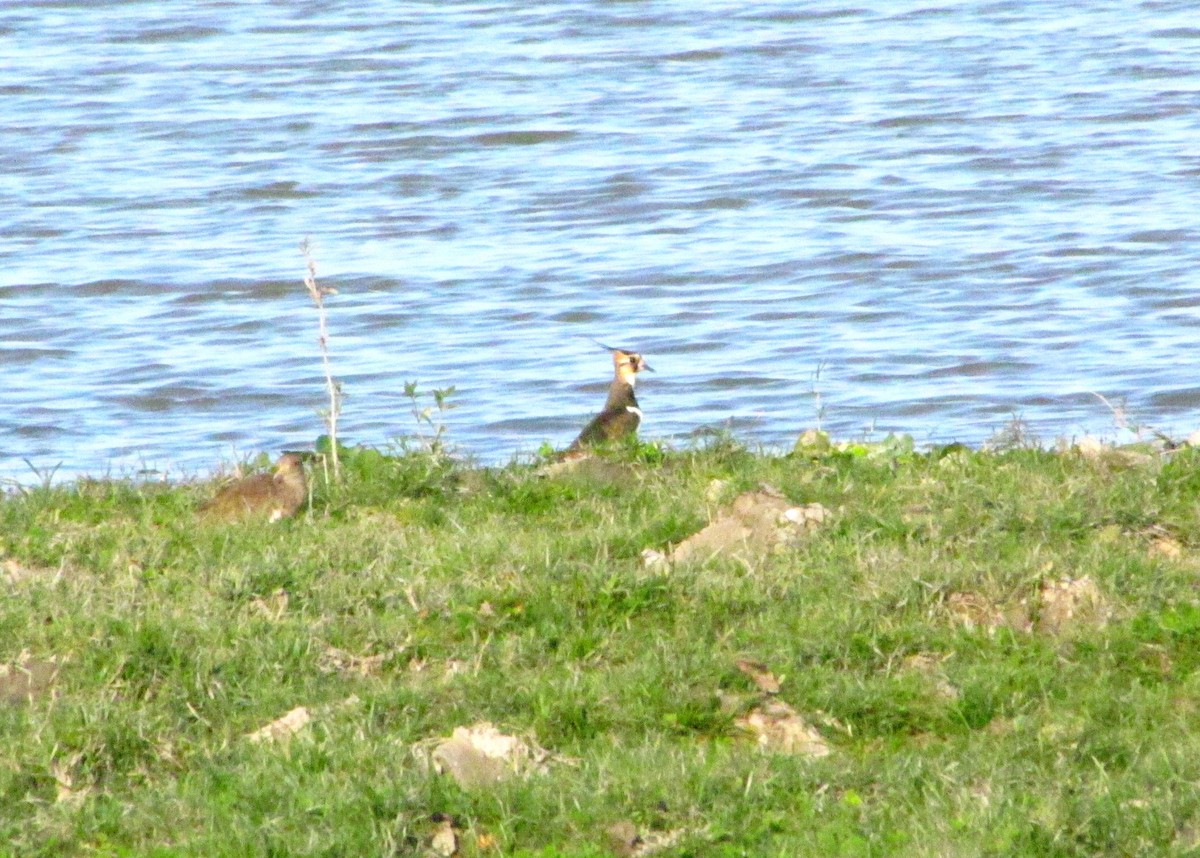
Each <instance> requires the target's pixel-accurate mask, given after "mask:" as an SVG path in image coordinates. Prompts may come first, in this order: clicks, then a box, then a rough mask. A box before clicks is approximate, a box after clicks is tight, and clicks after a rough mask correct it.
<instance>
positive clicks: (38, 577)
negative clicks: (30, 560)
mask: <svg viewBox="0 0 1200 858" xmlns="http://www.w3.org/2000/svg"><path fill="white" fill-rule="evenodd" d="M64 574H65V570H64V569H63V568H61V567H60V568H58V569H51V568H50V567H48V566H26V565H24V564H22V563H18V562H17V561H16V560H13V559H12V558H11V557H6V558H5V559H4V560H0V582H2V583H5V584H8V585H10V586H14V587H15V586H16V585H18V584H22V583H25V582H26V581H50V582H54V581H57V580H58V579H59V578H61V577H62V576H63V575H64Z"/></svg>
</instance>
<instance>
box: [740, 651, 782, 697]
mask: <svg viewBox="0 0 1200 858" xmlns="http://www.w3.org/2000/svg"><path fill="white" fill-rule="evenodd" d="M737 669H738V670H740V671H741V672H742V673H744V674H746V676H748V677H750V679H751V680H753V682H754V684H755V685H757V686H758V689H759V690H760V691H763V692H765V693H767V694H778V693H779V680H778V679H777V678H776V677H775V674H773V673H771V669H770V668H769V667H767V666H766V665H765V664H763V663H762V662H761V661H755V660H754V659H750V658H739V659H738V660H737Z"/></svg>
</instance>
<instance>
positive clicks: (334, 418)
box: [300, 238, 342, 480]
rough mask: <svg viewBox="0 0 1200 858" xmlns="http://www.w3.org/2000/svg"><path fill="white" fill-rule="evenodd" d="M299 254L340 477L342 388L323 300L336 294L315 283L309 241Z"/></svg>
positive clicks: (335, 468)
mask: <svg viewBox="0 0 1200 858" xmlns="http://www.w3.org/2000/svg"><path fill="white" fill-rule="evenodd" d="M300 252H301V253H303V254H304V262H305V266H306V268H307V271H306V273H305V275H304V285H305V287H307V289H308V294H309V297H310V298H312V301H313V304H314V305H316V308H317V344H318V345H319V346H320V348H321V365H322V366H323V367H324V369H325V387H326V389H327V390H328V391H329V411H328V412H326V414H325V425H326V426H327V427H328V428H329V449H330V456H331V458H332V459H333V478H334V480H338V479H340V477H341V466H340V464H339V463H338V441H337V424H338V417H339V415H341V413H342V386H341V385H340V384H339V383H338V382H337V381H336V380H335V379H334V377H333V370H332V369H331V368H330V365H329V329H328V327H327V326H326V324H325V296H326V295H336V294H337V290H336V289H334V288H332V287H330V286H321V285H319V284H318V283H317V263H316V260H314V259H313V257H312V252H311V248H310V246H309V243H308V239H307V238H305V239H304V241H302V242H300Z"/></svg>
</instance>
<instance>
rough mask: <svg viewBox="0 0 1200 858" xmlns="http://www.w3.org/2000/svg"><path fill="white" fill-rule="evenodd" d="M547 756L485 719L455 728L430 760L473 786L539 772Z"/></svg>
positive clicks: (439, 745) (466, 784)
mask: <svg viewBox="0 0 1200 858" xmlns="http://www.w3.org/2000/svg"><path fill="white" fill-rule="evenodd" d="M546 756H547V755H546V752H545V751H542V750H541V749H537V748H532V747H530V745H529V743H527V742H525V741H523V740H522V739H519V738H517V737H516V736H506V735H504V734H503V733H501V732H500V731H499V730H497V729H496V728H495V727H494V726H493V725H492V724H490V723H488V722H486V721H482V722H480V723H478V724H473V725H472V726H470V727H455V728H454V733H453V734H452V735H451V736H450V738H448V739H444V740H442V741H441V742H439V743H438V745H437V747H436V748H434V749H433V753H432V754H431V755H430V759H431V760H432V762H433V765H434V768H435V769H437V771H438V772H440V773H442V774H448V775H450V777H452V778H454V780H455V781H456V782H457V783H458V785H459V786H461V787H463V788H464V789H471V788H474V787H483V786H488V785H489V784H494V783H496V782H498V781H501V780H504V779H505V778H509V777H513V776H515V775H523V774H528V773H529V772H531V771H536V770H538V769H539V768H540V765H541V763H542V762H543V761H544V760H545V758H546Z"/></svg>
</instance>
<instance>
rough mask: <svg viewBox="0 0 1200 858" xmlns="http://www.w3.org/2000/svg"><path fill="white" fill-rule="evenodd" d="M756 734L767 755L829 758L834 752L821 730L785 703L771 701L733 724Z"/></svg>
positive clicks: (760, 746) (759, 744)
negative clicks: (818, 730) (831, 750)
mask: <svg viewBox="0 0 1200 858" xmlns="http://www.w3.org/2000/svg"><path fill="white" fill-rule="evenodd" d="M733 723H734V724H736V725H737V726H738V727H741V728H742V729H743V730H746V731H747V732H749V733H752V734H754V736H756V737H757V739H758V746H759V748H761V749H762V750H764V751H769V752H772V753H780V754H799V755H803V756H809V757H825V756H828V755H829V752H830V748H829V745H828V744H827V743H826V742H825V739H824V738H823V737H822V736H821V734H820V733H819V732H817V729H816V728H815V727H813V726H812V725H811V724H809V723H808V722H807V721H805V720H804V719H803V718H801V717H800V715H799V714H798V713H797V712H796V710H795V709H793V708H792V707H791V706H788V705H787V704H786V703H784V702H783V701H782V700H771V701H770V702H768V703H767V704H765V705H764V706H760V707H758V708H756V709H753V710H751V711H750V713H749V714H747V715H746V716H745V717H743V718H738V719H737V720H736V721H734V722H733Z"/></svg>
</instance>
